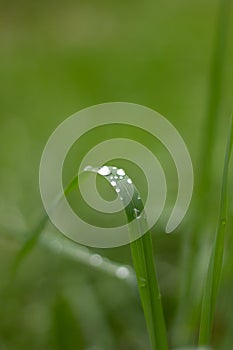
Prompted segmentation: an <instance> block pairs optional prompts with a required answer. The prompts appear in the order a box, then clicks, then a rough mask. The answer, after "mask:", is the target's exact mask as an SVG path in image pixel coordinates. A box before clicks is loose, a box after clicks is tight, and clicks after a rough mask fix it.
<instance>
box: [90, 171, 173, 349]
mask: <svg viewBox="0 0 233 350" xmlns="http://www.w3.org/2000/svg"><path fill="white" fill-rule="evenodd" d="M104 168H105V169H104ZM107 169H108V170H107ZM86 170H87V171H92V172H95V173H99V174H100V175H102V176H104V177H105V178H106V179H107V180H108V182H109V183H110V184H111V185H112V186H113V188H114V189H115V191H116V192H117V194H118V195H119V198H120V199H121V200H122V203H123V206H124V209H125V212H126V215H127V219H128V223H129V227H130V230H129V235H130V239H131V240H133V239H135V238H136V240H134V241H132V242H131V243H130V247H131V253H132V259H133V264H134V268H135V272H136V276H137V281H138V288H139V293H140V297H141V302H142V306H143V311H144V315H145V319H146V323H147V328H148V332H149V336H150V340H151V345H152V348H153V350H166V349H168V344H167V334H166V327H165V321H164V315H163V307H162V302H161V295H160V291H159V286H158V282H157V277H156V270H155V264H154V255H153V248H152V241H151V233H150V231H149V230H148V227H147V220H146V216H145V213H144V207H143V203H142V200H141V198H140V195H139V193H138V191H137V189H136V187H135V186H134V185H133V183H132V180H131V179H130V178H129V177H128V176H127V175H126V174H125V172H124V170H123V169H117V168H116V167H110V166H109V167H103V171H101V168H92V167H90V166H89V167H87V168H86ZM106 170H107V171H106ZM142 232H146V233H145V234H144V235H142Z"/></svg>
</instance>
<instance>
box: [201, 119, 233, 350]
mask: <svg viewBox="0 0 233 350" xmlns="http://www.w3.org/2000/svg"><path fill="white" fill-rule="evenodd" d="M232 144H233V124H232V116H231V119H230V125H229V134H228V140H227V147H226V153H225V161H224V169H223V176H222V186H221V199H220V212H219V219H218V226H217V233H216V238H215V242H214V246H213V250H212V254H211V258H210V262H209V267H208V272H207V279H206V283H205V287H204V293H203V301H202V311H201V323H200V333H199V344H200V345H202V344H209V342H210V338H211V330H212V324H213V319H214V310H215V305H216V299H217V293H218V288H219V281H220V277H221V270H222V261H223V250H224V240H225V232H226V222H227V191H228V173H229V163H230V156H231V150H232Z"/></svg>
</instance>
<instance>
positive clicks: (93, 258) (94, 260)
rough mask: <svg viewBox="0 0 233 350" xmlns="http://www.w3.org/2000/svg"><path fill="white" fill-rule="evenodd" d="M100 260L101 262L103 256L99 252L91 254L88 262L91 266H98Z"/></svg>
mask: <svg viewBox="0 0 233 350" xmlns="http://www.w3.org/2000/svg"><path fill="white" fill-rule="evenodd" d="M102 262H103V258H102V256H101V255H99V254H93V255H92V256H91V257H90V264H91V265H93V266H99V265H101V264H102Z"/></svg>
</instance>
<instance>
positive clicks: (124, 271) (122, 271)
mask: <svg viewBox="0 0 233 350" xmlns="http://www.w3.org/2000/svg"><path fill="white" fill-rule="evenodd" d="M116 275H117V277H119V278H121V279H126V278H128V277H129V269H128V267H126V266H121V267H118V269H117V270H116Z"/></svg>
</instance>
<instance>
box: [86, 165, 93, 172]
mask: <svg viewBox="0 0 233 350" xmlns="http://www.w3.org/2000/svg"><path fill="white" fill-rule="evenodd" d="M91 169H92V166H90V165H87V166H85V168H84V171H89V170H91Z"/></svg>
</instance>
